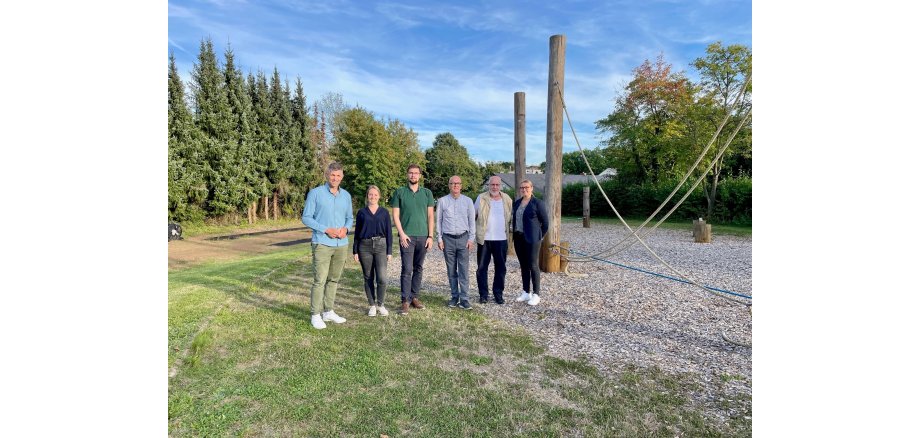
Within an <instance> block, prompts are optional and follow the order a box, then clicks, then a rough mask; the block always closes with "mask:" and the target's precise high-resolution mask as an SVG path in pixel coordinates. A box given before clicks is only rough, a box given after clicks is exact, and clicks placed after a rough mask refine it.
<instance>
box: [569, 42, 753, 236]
mask: <svg viewBox="0 0 920 438" xmlns="http://www.w3.org/2000/svg"><path fill="white" fill-rule="evenodd" d="M692 65H693V67H695V68H696V69H697V70H698V71H699V75H700V83H698V84H694V83H691V82H690V81H689V80H688V79H687V78H686V77H685V76H684V74H683V73H682V72H681V73H675V72H673V71H672V66H671V65H670V64H668V63H666V62H665V61H664V58H663V56H659V57H658V59H657V60H656V62H655V63H651V62H650V61H648V60H646V61H645V62H644V63H643V64H642V65H641V66H639V67H637V68H636V69H635V70H634V71H633V73H634V77H633V79H632V81H630V82H629V84H628V85H627V86H626V89H625V90H624V91H623V93H622V94H621V95H620V96H619V97H618V98H617V99H616V103H615V105H614V109H613V112H611V113H610V114H609V115H608V116H607V117H606V118H604V119H601V120H598V121H597V128H598V129H599V130H600V131H601V132H606V133H609V134H610V136H609V137H608V138H607V139H605V140H604V142H603V145H604V146H605V150H604V153H605V154H604V155H606V156H607V157H609V159H610V162H611V163H612V164H613V166H612V167H614V168H615V169H617V171H618V178H619V179H620V180H621V181H623V182H629V183H632V184H636V185H645V186H653V185H655V184H658V183H661V182H665V181H671V180H674V179H675V178H679V177H680V176H683V175H684V174H685V173H686V172H688V171H691V170H692V171H695V172H702V171H704V170H706V169H707V168H708V167H709V165H710V164H711V163H712V164H713V167H712V169H711V170H710V171H708V174H707V177H706V179H705V180H704V181H705V184H704V186H703V188H702V189H701V192H702V193H704V195H705V201H706V205H705V208H704V209H703V211H701V212H700V213H699V214H698V216H699V217H704V218H707V219H715V217H723V218H724V217H725V214H728V216H729V217H732V218H734V219H733V220H743V219H739V218H740V217H742V216H744V215H743V213H739V214H740V215H741V216H736V215H735V213H726V212H725V211H724V210H723V213H717V212H716V210H717V209H718V207H717V204H716V200H717V199H721V198H720V197H719V195H720V193H721V191H720V190H719V188H718V186H719V183H720V181H719V180H720V178H721V177H723V167H724V168H726V169H728V172H727V173H728V175H732V176H742V175H747V176H750V175H751V138H752V132H751V122H750V119H747V120H742V114H743V112H744V111H745V110H746V109H748V108H750V106H751V89H752V86H751V84H750V83H748V84H747V85H746V86H745V85H744V84H745V76H747V75H748V74H749V72H750V71H751V70H750V68H751V51H750V49H749V48H747V47H745V46H741V45H730V46H723V45H722V44H721V42H716V43H713V44H711V45H710V46H709V47H708V48H707V49H706V56H705V57H703V58H698V59H696V60H695V61H694V62H693V64H692ZM742 87H744V89H742ZM739 93H741V94H742V99H741V105H740V107H738V108H730V105H731V103H732V102H733V101H734V99H735V97H736V96H737V95H738V94H739ZM726 114H729V115H730V117H729V122H728V123H727V125H726V126H725V128H723V129H722V131H721V132H720V133H719V135H718V137H716V139H715V142H714V144H713V146H712V147H711V148H710V149H709V150H708V152H707V155H706V156H704V159H703V160H702V161H701V162H700V163H699V164H698V165H697V167H696V168H695V169H691V166H692V165H693V163H694V161H695V160H696V158H697V157H698V156H700V154H701V153H702V152H703V149H704V148H705V146H706V145H707V144H708V143H709V142H710V139H712V138H713V135H714V134H715V133H716V131H717V129H718V127H719V125H720V124H721V123H722V120H724V119H725V117H726ZM739 124H741V131H740V132H739V134H738V136H737V137H735V139H734V140H733V141H732V143H731V144H730V145H729V147H728V149H727V150H726V152H725V155H723V156H722V157H720V158H719V159H718V160H716V161H715V163H713V160H715V159H716V158H715V155H716V153H717V151H718V150H719V147H720V146H722V145H723V144H724V142H726V141H727V140H728V137H729V136H730V135H731V132H733V131H734V128H735V127H737V126H739ZM582 164H583V163H582ZM592 164H593V163H592ZM697 174H698V173H697ZM741 210H743V209H741ZM649 211H652V210H649ZM731 211H740V210H739V209H738V208H737V206H736V207H732V208H731Z"/></svg>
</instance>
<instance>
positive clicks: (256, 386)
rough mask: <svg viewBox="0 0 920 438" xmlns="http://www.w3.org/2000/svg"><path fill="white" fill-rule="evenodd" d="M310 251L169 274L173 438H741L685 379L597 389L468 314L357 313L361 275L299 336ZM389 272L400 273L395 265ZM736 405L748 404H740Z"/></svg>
mask: <svg viewBox="0 0 920 438" xmlns="http://www.w3.org/2000/svg"><path fill="white" fill-rule="evenodd" d="M310 262H311V257H310V249H309V247H308V246H306V245H303V246H299V247H297V248H295V249H283V250H281V251H279V252H274V253H271V254H267V255H259V256H254V257H250V258H246V259H242V260H234V261H229V262H214V263H209V264H205V265H199V266H194V267H190V268H185V269H179V270H174V271H170V272H169V354H168V364H167V366H168V367H169V368H170V375H171V376H172V377H170V379H169V419H168V421H169V433H170V435H171V436H226V435H239V436H343V435H347V436H365V437H369V436H373V437H378V436H380V435H381V434H385V435H389V436H407V435H408V436H571V435H582V436H642V437H646V436H662V437H674V436H750V435H751V420H750V419H749V418H750V415H751V413H750V412H746V413H745V414H744V415H746V416H747V417H748V419H745V417H744V416H740V417H738V418H734V419H732V420H731V421H729V423H727V424H714V422H712V421H711V420H708V419H705V418H704V417H703V416H702V414H701V412H700V411H699V410H698V408H696V407H695V406H693V405H691V404H690V403H689V402H688V398H687V397H686V396H685V395H684V394H686V393H687V392H688V391H689V390H690V389H692V388H693V384H692V383H690V380H689V379H688V378H686V377H684V376H667V375H663V374H662V373H660V372H656V371H654V370H652V371H649V370H642V369H634V368H630V369H628V370H627V371H625V372H623V373H620V374H619V375H618V377H616V378H612V379H609V378H605V377H603V376H602V375H600V374H599V373H598V371H597V370H596V369H595V368H593V367H591V366H589V365H587V364H586V363H585V362H581V361H567V360H561V359H558V358H554V357H552V356H549V355H547V354H546V352H545V351H544V349H543V348H541V347H539V346H538V345H536V344H535V343H534V342H533V341H532V340H531V338H530V337H529V336H527V334H526V333H524V332H523V331H522V330H520V329H514V328H512V327H510V326H508V325H507V324H504V323H502V322H499V321H494V320H491V319H488V318H486V317H485V316H484V315H482V314H481V313H480V312H479V311H477V310H470V311H465V310H460V309H448V308H447V307H445V306H443V297H441V296H434V295H423V296H422V299H423V301H424V302H425V303H426V304H427V305H428V308H427V309H425V310H421V311H415V310H414V311H413V312H412V313H411V314H410V315H409V316H398V315H397V314H396V312H395V310H396V303H397V302H398V300H399V290H398V285H397V287H396V288H395V289H394V288H393V287H391V288H390V289H389V291H388V296H387V303H388V304H389V306H388V308H390V310H391V313H390V316H387V317H379V316H378V317H375V318H370V317H367V316H366V311H367V308H366V299H365V298H364V291H363V287H362V277H361V272H360V267H359V266H358V265H357V264H356V263H354V262H353V261H351V262H349V263H348V264H347V265H346V271H345V275H344V278H343V280H342V282H341V284H340V287H339V292H338V297H337V300H336V310H337V312H338V313H339V314H340V315H342V316H344V317H346V318H348V322H347V323H346V324H343V325H336V324H332V323H328V324H329V328H327V329H326V330H322V331H318V330H314V329H313V328H312V327H311V326H310V321H309V319H310V317H309V293H308V286H307V285H308V284H309V282H310V279H311V278H312V269H311V266H310ZM394 262H396V263H399V262H398V261H396V260H395V257H394ZM748 406H749V404H748Z"/></svg>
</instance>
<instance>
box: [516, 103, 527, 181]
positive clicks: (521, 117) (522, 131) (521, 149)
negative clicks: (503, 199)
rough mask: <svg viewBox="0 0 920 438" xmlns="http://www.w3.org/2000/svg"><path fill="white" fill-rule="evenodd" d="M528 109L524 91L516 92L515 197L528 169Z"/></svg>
mask: <svg viewBox="0 0 920 438" xmlns="http://www.w3.org/2000/svg"><path fill="white" fill-rule="evenodd" d="M526 113H527V110H526V109H525V107H524V92H523V91H518V92H516V93H514V193H515V196H514V199H517V198H518V196H517V193H518V187H520V186H521V181H522V180H523V179H524V172H525V171H526V169H527V129H526V128H527V117H526Z"/></svg>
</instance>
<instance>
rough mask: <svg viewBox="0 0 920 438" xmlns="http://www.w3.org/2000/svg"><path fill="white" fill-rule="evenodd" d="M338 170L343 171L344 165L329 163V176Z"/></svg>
mask: <svg viewBox="0 0 920 438" xmlns="http://www.w3.org/2000/svg"><path fill="white" fill-rule="evenodd" d="M336 170H342V165H341V164H339V162H338V161H333V162H331V163H329V167H326V173H327V174H328V173H330V172H333V171H336Z"/></svg>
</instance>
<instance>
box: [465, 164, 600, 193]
mask: <svg viewBox="0 0 920 438" xmlns="http://www.w3.org/2000/svg"><path fill="white" fill-rule="evenodd" d="M616 173H617V171H616V170H615V169H610V168H608V169H606V170H604V172H602V173H601V174H600V175H598V176H597V179H599V180H605V179H607V178H610V177H611V176H613V175H616ZM494 175H495V176H498V177H499V178H501V180H502V190H505V189H509V188H512V189H513V188H514V172H506V173H496V174H494ZM524 179H529V180H530V181H531V182H533V188H534V190H536V191H538V192H540V193H546V174H545V173H527V174H524ZM590 182H592V180H591V175H571V174H567V173H563V174H562V187H565V186H567V185H569V184H575V183H590ZM481 189H482V190H483V191H486V190H489V178H486V179H485V180H484V181H483V182H482V187H481Z"/></svg>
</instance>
